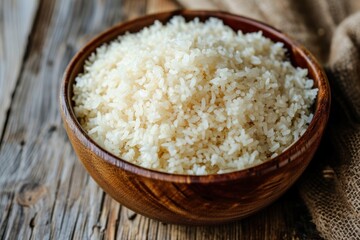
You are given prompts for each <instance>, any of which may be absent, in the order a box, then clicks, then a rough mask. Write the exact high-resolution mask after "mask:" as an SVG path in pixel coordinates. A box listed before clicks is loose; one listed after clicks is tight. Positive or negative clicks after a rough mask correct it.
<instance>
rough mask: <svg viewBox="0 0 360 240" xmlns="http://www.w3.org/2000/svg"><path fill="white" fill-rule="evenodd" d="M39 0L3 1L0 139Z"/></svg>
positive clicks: (0, 20)
mask: <svg viewBox="0 0 360 240" xmlns="http://www.w3.org/2000/svg"><path fill="white" fill-rule="evenodd" d="M38 3H39V0H14V1H0V139H1V136H2V135H3V134H2V133H3V129H4V125H5V122H6V119H7V116H8V112H9V110H10V103H11V98H12V95H13V92H14V90H15V86H16V82H17V80H18V78H19V75H20V71H21V66H22V60H23V58H24V55H25V52H26V46H27V44H28V36H29V33H30V31H31V28H32V25H33V21H34V18H35V14H36V11H37V8H38Z"/></svg>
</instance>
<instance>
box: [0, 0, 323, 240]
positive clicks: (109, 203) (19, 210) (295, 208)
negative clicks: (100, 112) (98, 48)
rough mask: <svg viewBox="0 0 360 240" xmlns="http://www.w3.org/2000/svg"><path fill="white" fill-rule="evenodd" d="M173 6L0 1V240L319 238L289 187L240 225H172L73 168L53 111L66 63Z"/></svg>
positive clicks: (144, 0) (149, 0)
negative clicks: (97, 40)
mask: <svg viewBox="0 0 360 240" xmlns="http://www.w3.org/2000/svg"><path fill="white" fill-rule="evenodd" d="M179 7H181V5H180V4H179V3H177V2H175V1H173V0H139V1H134V0H121V1H115V0H114V1H101V0H98V1H96V0H93V1H89V0H80V1H71V0H43V1H41V0H2V1H0V133H1V139H0V238H1V239H100V238H101V239H102V238H106V239H145V238H149V239H292V238H297V239H309V238H311V239H314V238H318V234H317V232H316V230H315V226H314V225H313V224H312V223H311V218H310V216H309V213H308V212H307V209H306V207H305V206H304V204H303V203H302V201H301V199H300V197H299V195H298V193H297V189H296V188H293V189H291V190H290V191H288V192H287V193H286V194H285V196H283V197H282V198H281V199H279V200H278V201H277V202H275V203H274V204H272V205H271V206H269V207H268V208H266V209H265V210H263V211H261V212H259V213H258V214H256V215H254V216H251V217H249V218H247V219H244V220H242V221H238V222H234V223H230V224H226V225H221V226H211V227H189V226H177V225H169V224H164V223H161V222H158V221H155V220H151V219H148V218H146V217H143V216H140V215H137V214H136V213H134V212H132V211H130V210H128V209H127V208H125V207H123V206H121V205H120V204H118V203H117V202H115V201H114V200H112V199H111V197H109V196H108V195H107V194H105V193H104V192H103V191H102V190H101V189H100V188H99V187H98V186H97V185H96V183H95V182H94V181H93V180H92V179H91V178H90V177H89V175H88V174H87V172H86V171H85V169H84V168H83V167H82V165H81V164H80V162H79V161H78V160H77V158H76V156H75V154H74V152H73V150H72V147H71V146H70V143H69V141H68V139H67V136H66V134H65V131H64V129H63V127H62V122H61V119H60V114H59V110H58V92H59V86H60V81H61V77H62V74H63V72H64V69H65V67H66V65H67V64H68V62H69V60H70V59H71V57H72V56H73V55H74V54H75V52H76V51H78V50H79V48H81V46H83V45H84V43H85V42H86V41H88V40H89V39H90V38H91V37H93V36H94V35H96V34H98V33H99V32H101V31H103V30H105V29H106V28H107V27H109V26H112V25H114V24H116V23H119V22H121V21H125V20H127V19H131V18H135V17H137V16H141V15H144V14H147V13H152V12H156V11H164V10H171V9H176V8H179ZM200 7H201V6H200Z"/></svg>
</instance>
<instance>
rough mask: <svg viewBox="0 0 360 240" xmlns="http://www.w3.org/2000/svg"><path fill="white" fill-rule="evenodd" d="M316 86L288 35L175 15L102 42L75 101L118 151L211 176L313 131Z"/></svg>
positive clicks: (92, 129)
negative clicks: (284, 39)
mask: <svg viewBox="0 0 360 240" xmlns="http://www.w3.org/2000/svg"><path fill="white" fill-rule="evenodd" d="M317 91H318V90H317V89H316V88H313V80H311V79H308V78H307V70H306V69H301V68H295V67H293V66H292V65H291V63H290V62H289V61H288V60H287V58H286V50H285V48H284V47H283V44H282V43H279V42H278V43H274V42H272V41H271V40H270V39H268V38H265V37H263V36H262V33H261V32H256V33H251V34H243V33H242V32H241V31H239V32H237V33H236V32H234V31H233V30H232V29H231V28H229V27H228V26H225V25H224V24H223V22H222V21H221V20H219V19H216V18H210V19H209V20H208V21H206V22H205V23H202V22H200V21H199V20H198V19H195V20H193V21H191V22H186V21H185V20H184V18H182V17H180V16H176V17H173V18H172V19H171V21H169V22H168V23H167V24H166V25H163V24H161V23H160V22H158V21H155V23H154V24H153V25H152V26H150V27H147V28H144V29H143V30H142V31H140V32H138V33H136V34H125V35H124V36H120V37H119V38H118V39H117V40H114V41H112V42H110V43H109V44H106V45H103V46H101V47H99V48H98V49H96V53H93V54H92V55H91V57H90V58H89V59H88V61H87V62H86V64H85V69H84V73H82V74H80V75H79V76H77V78H76V83H75V84H74V97H73V100H74V102H75V114H76V116H77V117H78V119H79V121H80V123H81V125H82V126H83V128H84V129H85V130H86V131H87V132H88V134H89V135H90V136H91V137H92V138H93V139H94V140H95V141H96V142H97V143H98V144H99V145H100V146H102V147H103V148H105V149H107V150H108V151H110V152H111V153H113V154H115V155H117V156H119V157H121V158H123V159H125V160H127V161H129V162H132V163H135V164H138V165H140V166H143V167H145V168H151V169H156V170H159V171H165V172H170V173H180V174H196V175H204V174H215V173H224V172H230V171H235V170H240V169H244V168H248V167H250V166H254V165H257V164H260V163H262V162H264V161H266V160H268V159H270V158H272V157H275V156H277V155H278V154H280V153H281V152H283V151H284V150H285V149H286V148H287V147H289V146H290V145H291V144H292V143H293V142H294V141H296V140H297V139H298V138H299V137H300V136H301V135H302V134H303V133H304V132H305V130H306V128H307V126H308V124H309V122H310V121H311V119H312V116H313V115H312V113H311V111H310V107H311V105H312V104H313V102H314V100H315V98H316V95H317Z"/></svg>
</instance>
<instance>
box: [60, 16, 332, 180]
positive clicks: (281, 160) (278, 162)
mask: <svg viewBox="0 0 360 240" xmlns="http://www.w3.org/2000/svg"><path fill="white" fill-rule="evenodd" d="M175 15H182V16H187V15H188V16H191V17H192V16H195V15H196V16H199V17H217V18H220V19H222V18H228V19H231V20H235V21H237V22H239V23H240V22H241V23H246V24H249V25H252V26H254V27H255V28H257V29H258V30H259V31H263V32H264V31H266V32H268V33H270V34H273V35H275V36H276V37H277V38H279V39H281V41H283V42H285V43H287V44H288V45H289V46H290V47H291V48H292V49H294V48H295V49H297V53H298V54H299V55H301V57H302V58H304V59H305V60H306V61H307V62H308V64H309V67H308V69H309V68H310V67H312V68H314V69H315V70H316V71H315V70H314V72H315V75H316V77H315V78H314V81H316V82H318V89H319V91H318V95H317V98H316V105H317V107H316V109H315V111H314V112H313V114H314V116H313V119H312V120H311V122H310V124H309V126H308V127H307V129H306V131H305V133H304V134H303V135H302V136H301V137H300V138H299V139H298V140H296V141H295V142H293V143H292V144H291V145H290V146H289V147H288V148H287V149H286V150H285V151H284V152H282V153H281V154H279V155H278V156H276V157H274V158H271V159H269V160H266V161H265V162H263V163H261V164H258V165H255V166H252V167H249V168H246V169H242V170H237V171H233V172H227V173H221V174H208V175H188V174H175V173H167V172H162V171H158V170H154V169H148V168H144V167H141V166H139V165H136V164H133V163H131V162H128V161H126V160H123V159H122V158H120V157H117V156H115V155H114V154H112V153H110V152H109V151H107V150H105V149H104V148H102V147H101V146H100V145H98V144H97V143H96V142H95V141H94V140H92V139H91V137H90V136H89V135H88V134H87V133H86V131H85V130H84V129H83V128H82V127H81V125H80V123H79V122H78V120H77V118H76V116H75V113H74V110H73V106H72V104H71V101H72V100H71V99H70V96H71V93H70V89H71V86H70V79H71V75H72V72H73V71H74V69H75V65H76V63H77V62H78V60H79V58H82V57H83V55H84V54H86V53H87V52H89V49H93V50H92V51H90V52H89V54H90V53H91V52H93V51H94V50H95V49H96V48H97V47H98V46H100V45H102V44H104V43H105V42H99V41H100V40H102V39H103V38H105V37H106V36H107V35H108V34H112V33H114V32H118V31H120V30H121V29H123V28H125V27H128V26H132V25H133V24H135V23H139V22H140V23H141V22H144V21H148V20H156V19H158V18H159V17H164V16H165V17H169V18H170V17H171V16H175ZM147 26H148V25H147ZM89 54H88V55H87V57H86V58H85V59H87V58H88V57H89ZM73 82H74V80H73V81H71V83H73ZM320 93H321V94H322V95H321V97H319V94H320ZM330 99H331V96H330V86H329V82H328V80H327V77H326V75H325V72H324V70H323V68H322V67H321V65H320V64H319V63H318V61H317V60H316V58H315V57H314V56H313V55H312V54H311V53H310V52H309V51H308V50H307V49H306V48H305V47H303V46H302V45H301V44H299V43H298V42H297V41H295V40H293V39H292V38H291V37H289V36H288V35H286V34H285V33H283V32H281V31H280V30H278V29H276V28H274V27H272V26H269V25H267V24H265V23H262V22H260V21H258V20H254V19H251V18H248V17H244V16H240V15H236V14H232V13H228V12H224V11H208V10H186V9H182V10H175V11H168V12H161V13H155V14H149V15H145V16H143V17H140V18H136V19H133V20H130V21H126V22H123V23H120V24H116V25H114V26H112V27H111V28H108V29H107V30H105V31H103V32H102V33H100V34H98V35H96V36H95V37H94V38H92V40H90V41H89V42H88V43H87V44H86V45H85V46H83V47H82V48H81V50H79V51H78V52H77V53H76V54H75V55H74V56H73V57H72V59H71V61H70V63H69V64H68V66H67V67H66V69H65V72H64V75H63V78H62V82H61V87H60V95H59V100H60V111H61V115H62V118H63V122H64V124H67V126H68V128H69V130H70V131H72V132H73V133H74V135H75V136H76V138H77V139H78V140H79V141H80V142H81V144H82V145H84V146H85V147H86V148H88V149H89V150H90V151H91V152H93V153H94V154H96V155H98V157H99V158H101V159H102V160H104V161H106V162H108V163H110V164H112V165H114V166H116V167H118V168H120V169H122V170H124V171H126V172H130V173H133V174H135V175H140V176H142V177H146V178H152V179H157V180H160V181H166V182H174V183H214V182H224V181H229V180H230V181H231V180H239V179H245V178H248V177H251V176H261V175H263V174H267V173H270V172H273V171H276V170H277V169H279V168H282V167H284V166H286V165H288V164H289V163H290V162H291V161H292V160H293V159H294V158H296V157H297V156H298V155H299V154H301V153H302V151H304V148H305V147H309V145H311V144H312V143H313V142H314V141H312V142H311V139H312V138H311V136H312V133H313V132H315V133H316V129H322V130H323V129H324V127H325V125H326V123H327V120H328V117H329V112H330V101H331V100H330ZM321 134H322V132H321V133H319V135H321ZM289 156H290V157H289Z"/></svg>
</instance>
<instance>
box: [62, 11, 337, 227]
mask: <svg viewBox="0 0 360 240" xmlns="http://www.w3.org/2000/svg"><path fill="white" fill-rule="evenodd" d="M174 15H182V16H184V18H185V19H186V20H192V19H194V18H195V17H198V18H199V19H200V21H205V20H206V19H208V18H209V17H217V18H219V19H221V20H222V21H223V22H224V24H226V25H228V26H229V27H231V28H233V29H234V31H238V30H239V29H241V30H242V31H243V32H244V33H248V32H258V31H262V32H263V35H264V36H266V37H268V38H270V39H272V40H273V41H274V42H282V43H284V47H285V48H287V49H288V54H289V57H290V60H291V62H292V63H293V64H294V65H295V66H299V67H302V68H306V69H308V72H309V77H310V78H311V79H313V80H314V83H315V86H316V87H317V88H318V90H319V91H318V95H317V100H316V103H315V108H314V117H313V120H312V121H311V123H310V125H309V126H308V129H307V131H306V132H305V133H304V135H303V136H301V137H300V139H299V140H298V141H297V142H296V143H295V144H293V145H292V146H291V147H289V148H288V149H287V150H286V151H285V152H284V153H282V154H280V155H279V156H277V157H275V158H273V159H271V160H269V161H267V162H266V163H263V164H261V165H258V166H255V167H252V168H249V169H245V170H242V171H237V172H233V173H227V174H221V175H210V176H184V175H175V174H170V175H168V174H163V173H159V172H156V171H151V170H148V169H144V168H140V167H137V166H134V165H132V164H129V163H128V162H126V161H123V160H120V159H117V158H115V157H113V156H112V155H111V154H109V153H108V152H106V151H104V150H103V149H102V148H100V147H99V146H98V145H97V144H95V143H94V141H93V140H91V139H90V137H89V136H88V135H86V134H84V133H83V130H82V129H81V126H80V125H79V123H78V121H77V120H76V116H75V114H74V109H73V101H72V99H73V93H72V86H73V84H74V82H75V78H76V77H77V76H78V75H79V74H80V73H82V72H83V66H84V65H85V61H86V60H87V59H88V58H89V57H90V55H91V54H92V53H93V52H94V51H95V50H96V49H97V48H98V47H99V46H102V45H103V44H104V43H107V42H110V41H111V40H114V39H116V38H117V36H119V35H123V34H125V33H126V32H136V31H138V30H140V29H143V28H144V27H147V26H150V25H151V24H152V23H153V22H154V20H155V19H157V20H159V21H161V22H163V23H166V22H167V21H168V20H169V19H171V18H172V17H173V16H174ZM60 106H61V107H60V111H61V113H62V117H63V120H64V125H65V128H66V131H67V133H68V136H69V139H70V141H71V143H72V145H73V147H74V150H75V152H76V154H77V156H78V157H79V159H80V160H81V161H82V163H83V164H84V166H85V168H86V169H87V170H88V172H89V174H90V175H91V176H92V177H93V178H94V179H95V181H96V182H97V183H98V184H99V185H100V186H101V187H102V188H103V189H104V190H105V191H106V192H107V193H109V194H110V196H112V197H113V198H114V199H116V200H117V201H119V202H120V203H122V204H123V205H125V206H126V207H129V208H130V209H133V210H134V211H136V212H138V213H141V214H143V215H145V216H148V217H151V218H153V219H158V220H160V221H163V222H168V223H176V224H188V225H199V224H220V223H225V222H229V221H233V220H238V219H241V218H244V217H245V216H248V215H250V214H252V213H254V212H256V211H258V210H259V209H262V208H264V207H265V206H267V205H269V204H270V203H272V202H273V201H274V200H275V199H277V198H278V197H279V196H280V195H281V194H282V193H284V191H285V190H287V189H288V188H289V187H290V186H291V185H292V184H293V183H294V182H295V181H296V180H297V178H298V177H299V176H300V175H301V174H302V172H303V171H304V170H305V168H306V166H307V165H308V164H309V162H310V160H311V159H312V157H313V155H314V153H315V151H316V149H317V147H318V145H319V143H320V139H321V136H322V134H323V132H324V129H325V126H326V123H327V119H328V116H329V112H330V88H329V84H328V81H327V78H326V75H325V73H324V71H323V70H322V68H321V67H320V65H319V64H318V63H317V61H316V60H315V58H314V57H313V56H312V55H311V54H310V53H309V52H308V51H307V50H306V49H304V48H303V47H302V46H301V45H299V44H298V43H296V42H294V41H293V40H292V39H289V38H288V37H287V36H286V35H284V34H283V33H280V32H278V31H277V30H275V29H274V28H272V27H269V26H267V25H265V24H262V23H259V22H257V21H253V20H250V19H248V18H244V17H240V16H236V15H232V14H226V13H221V12H214V11H189V10H182V11H178V10H176V11H172V12H164V13H159V14H155V15H151V16H146V17H143V18H139V19H137V20H136V21H131V22H128V23H126V24H122V25H118V26H115V27H113V28H111V29H109V30H108V31H106V32H105V33H103V34H101V35H99V36H98V37H96V38H95V39H93V40H92V41H91V42H90V43H89V44H87V45H86V46H85V47H84V48H83V49H82V50H81V51H80V53H79V54H77V55H76V56H75V57H74V58H73V59H72V60H71V63H70V64H69V66H68V68H67V69H66V71H65V74H64V78H63V83H62V85H61V90H60Z"/></svg>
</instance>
